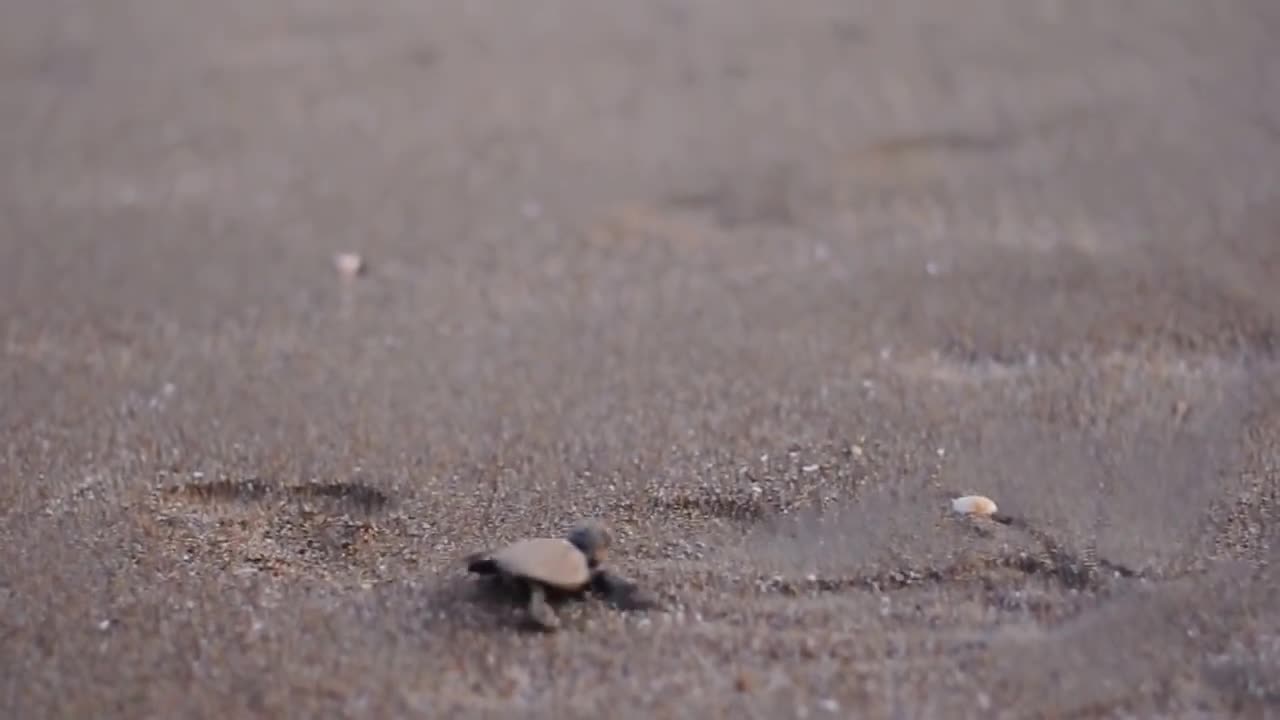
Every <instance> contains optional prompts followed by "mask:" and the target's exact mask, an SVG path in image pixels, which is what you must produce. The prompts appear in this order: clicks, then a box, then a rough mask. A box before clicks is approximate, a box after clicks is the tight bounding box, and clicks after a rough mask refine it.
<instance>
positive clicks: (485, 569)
mask: <svg viewBox="0 0 1280 720" xmlns="http://www.w3.org/2000/svg"><path fill="white" fill-rule="evenodd" d="M466 562H467V572H473V573H476V574H477V575H497V574H498V563H496V562H494V560H493V557H492V556H491V555H489V553H474V554H472V555H468V556H467V558H466Z"/></svg>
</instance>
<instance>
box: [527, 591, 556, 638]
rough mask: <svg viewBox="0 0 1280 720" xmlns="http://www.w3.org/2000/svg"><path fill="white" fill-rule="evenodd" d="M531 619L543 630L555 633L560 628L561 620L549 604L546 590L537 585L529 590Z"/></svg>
mask: <svg viewBox="0 0 1280 720" xmlns="http://www.w3.org/2000/svg"><path fill="white" fill-rule="evenodd" d="M529 619H530V620H532V621H533V622H535V623H537V625H538V626H539V627H540V628H542V629H543V630H548V631H554V630H558V629H559V628H560V618H559V616H557V615H556V611H555V609H553V608H552V607H551V604H550V603H548V602H547V590H546V588H544V587H542V586H541V585H539V584H537V583H533V584H532V585H531V586H530V588H529Z"/></svg>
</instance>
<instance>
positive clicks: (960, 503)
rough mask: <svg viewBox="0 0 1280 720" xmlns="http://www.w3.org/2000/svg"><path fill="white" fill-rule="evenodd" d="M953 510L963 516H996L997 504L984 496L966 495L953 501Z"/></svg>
mask: <svg viewBox="0 0 1280 720" xmlns="http://www.w3.org/2000/svg"><path fill="white" fill-rule="evenodd" d="M951 509H952V510H954V511H955V512H957V513H959V514H961V515H994V514H995V512H996V503H995V501H994V500H992V499H991V498H989V497H986V496H983V495H965V496H964V497H958V498H956V499H955V500H952V501H951Z"/></svg>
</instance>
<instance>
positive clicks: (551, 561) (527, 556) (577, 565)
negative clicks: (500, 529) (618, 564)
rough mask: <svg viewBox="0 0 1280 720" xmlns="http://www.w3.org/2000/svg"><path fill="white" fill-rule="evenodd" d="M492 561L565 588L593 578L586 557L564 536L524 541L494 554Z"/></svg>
mask: <svg viewBox="0 0 1280 720" xmlns="http://www.w3.org/2000/svg"><path fill="white" fill-rule="evenodd" d="M492 560H493V563H494V565H497V566H498V568H500V569H501V570H502V571H503V572H505V573H507V574H508V575H512V576H514V577H521V578H527V579H529V580H533V581H536V582H540V583H542V584H544V585H549V586H551V587H554V588H559V589H562V590H578V589H580V588H582V587H585V586H586V585H587V583H589V582H590V581H591V569H590V568H589V567H587V556H586V555H583V554H582V551H581V550H579V549H578V548H577V547H576V546H574V544H573V543H571V542H569V541H568V540H564V539H561V538H534V539H532V540H521V541H519V542H516V543H512V544H511V545H508V546H506V547H504V548H502V549H501V550H499V551H498V552H496V553H494V554H493V556H492Z"/></svg>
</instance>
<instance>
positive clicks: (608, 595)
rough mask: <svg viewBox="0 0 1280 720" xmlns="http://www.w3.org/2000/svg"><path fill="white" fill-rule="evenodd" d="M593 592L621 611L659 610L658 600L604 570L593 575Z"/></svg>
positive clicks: (628, 581)
mask: <svg viewBox="0 0 1280 720" xmlns="http://www.w3.org/2000/svg"><path fill="white" fill-rule="evenodd" d="M591 591H592V592H593V593H595V594H596V595H599V596H600V597H603V598H604V599H605V600H606V601H607V602H608V603H609V604H610V605H612V606H614V607H615V608H618V609H619V610H657V609H661V607H662V605H661V603H659V602H658V600H657V598H655V597H654V596H652V595H650V594H649V593H647V592H645V591H644V590H641V589H640V587H639V586H638V585H636V584H635V583H633V582H631V581H630V580H628V579H626V578H624V577H622V576H621V575H617V574H615V573H612V572H609V571H608V570H605V569H603V568H601V569H598V570H596V571H595V572H593V573H592V574H591Z"/></svg>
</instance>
